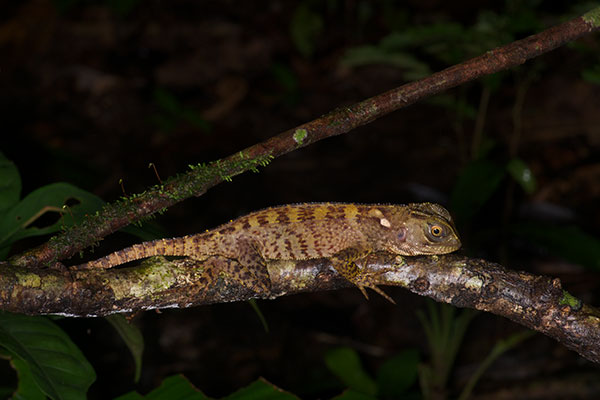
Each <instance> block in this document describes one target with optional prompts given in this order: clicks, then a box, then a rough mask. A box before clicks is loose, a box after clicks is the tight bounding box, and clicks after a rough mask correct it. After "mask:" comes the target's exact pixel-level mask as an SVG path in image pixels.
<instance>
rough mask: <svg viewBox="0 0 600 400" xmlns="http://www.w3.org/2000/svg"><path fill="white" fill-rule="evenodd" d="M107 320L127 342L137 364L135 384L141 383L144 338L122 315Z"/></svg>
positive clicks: (112, 316) (115, 315)
mask: <svg viewBox="0 0 600 400" xmlns="http://www.w3.org/2000/svg"><path fill="white" fill-rule="evenodd" d="M106 320H107V321H108V322H109V323H110V324H111V325H112V326H113V328H115V330H116V331H117V333H119V335H120V336H121V339H123V341H124V342H125V344H126V345H127V347H128V348H129V351H130V352H131V355H132V356H133V361H134V363H135V376H134V378H133V380H134V382H136V383H137V382H139V380H140V375H141V373H142V355H143V353H144V338H143V336H142V332H140V330H139V329H138V327H137V326H135V325H133V324H131V323H129V321H127V319H125V317H124V316H123V315H121V314H113V315H109V316H108V317H106Z"/></svg>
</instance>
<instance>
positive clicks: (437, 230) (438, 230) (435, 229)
mask: <svg viewBox="0 0 600 400" xmlns="http://www.w3.org/2000/svg"><path fill="white" fill-rule="evenodd" d="M429 232H431V234H432V235H433V236H435V237H440V236H442V233H443V232H444V228H442V227H441V226H439V225H432V226H431V227H429Z"/></svg>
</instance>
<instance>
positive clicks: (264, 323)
mask: <svg viewBox="0 0 600 400" xmlns="http://www.w3.org/2000/svg"><path fill="white" fill-rule="evenodd" d="M248 303H249V304H250V307H252V310H254V312H255V313H256V316H257V317H258V319H259V320H260V323H261V324H262V326H263V329H264V330H265V333H269V324H268V323H267V319H266V318H265V315H264V314H263V313H262V311H261V310H260V307H258V304H256V300H255V299H250V300H248Z"/></svg>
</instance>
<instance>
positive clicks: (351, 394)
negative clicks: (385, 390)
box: [332, 389, 377, 400]
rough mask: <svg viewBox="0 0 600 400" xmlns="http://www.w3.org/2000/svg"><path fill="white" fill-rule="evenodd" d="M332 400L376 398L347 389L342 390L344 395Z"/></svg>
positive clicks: (372, 399) (367, 399)
mask: <svg viewBox="0 0 600 400" xmlns="http://www.w3.org/2000/svg"><path fill="white" fill-rule="evenodd" d="M332 400H377V397H375V396H371V395H369V394H365V393H361V392H357V391H356V390H352V389H348V390H344V393H342V394H340V395H339V396H335V397H333V398H332Z"/></svg>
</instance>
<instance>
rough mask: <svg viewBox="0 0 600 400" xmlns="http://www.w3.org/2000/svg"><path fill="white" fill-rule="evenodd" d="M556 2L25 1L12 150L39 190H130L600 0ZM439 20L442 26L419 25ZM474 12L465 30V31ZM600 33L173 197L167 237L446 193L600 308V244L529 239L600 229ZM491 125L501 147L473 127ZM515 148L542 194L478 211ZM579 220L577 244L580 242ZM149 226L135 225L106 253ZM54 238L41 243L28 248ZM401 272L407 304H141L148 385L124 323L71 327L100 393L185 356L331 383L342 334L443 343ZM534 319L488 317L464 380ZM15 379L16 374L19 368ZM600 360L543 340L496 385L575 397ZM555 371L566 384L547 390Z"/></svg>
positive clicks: (352, 298) (4, 76)
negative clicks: (429, 333)
mask: <svg viewBox="0 0 600 400" xmlns="http://www.w3.org/2000/svg"><path fill="white" fill-rule="evenodd" d="M565 3H567V2H565ZM552 4H554V2H544V1H522V2H516V1H507V2H505V3H504V2H497V1H458V2H444V1H436V0H424V1H423V0H421V1H407V2H393V1H378V2H368V1H358V0H355V1H328V2H320V1H303V2H286V1H269V2H261V1H244V2H238V1H220V2H217V1H205V2H198V1H177V2H167V1H152V0H150V1H144V2H141V1H134V0H129V1H77V0H70V1H68V0H60V1H58V0H57V1H49V0H35V1H22V2H7V1H5V2H2V3H1V5H2V7H1V8H0V88H1V89H0V109H1V110H2V112H1V114H0V115H1V121H2V125H1V128H0V129H1V130H2V133H1V136H0V138H1V139H0V150H1V151H2V152H3V153H4V154H5V155H6V156H7V157H8V158H9V159H11V160H13V161H14V162H15V163H16V165H17V166H18V168H19V170H20V172H21V175H22V179H23V193H24V194H26V193H28V192H30V191H31V190H33V189H35V188H38V187H40V186H43V185H46V184H49V183H52V182H58V181H66V182H70V183H73V184H75V185H77V186H79V187H81V188H83V189H86V190H89V191H91V192H93V193H95V194H97V195H98V196H100V197H102V198H103V199H104V200H106V201H113V200H115V199H117V198H119V197H120V196H122V195H123V190H124V191H125V193H127V194H132V193H138V192H141V191H143V190H144V188H146V187H148V186H151V185H154V184H156V183H157V177H156V176H155V173H154V171H153V169H151V168H148V165H149V163H153V164H154V165H155V166H156V168H157V171H158V174H159V175H160V177H161V178H163V179H164V178H166V177H168V176H171V175H173V174H175V173H178V172H184V171H186V170H187V168H188V165H190V164H197V163H200V162H209V161H212V160H216V159H218V158H221V157H224V156H227V155H229V154H232V153H234V152H237V151H239V150H241V149H243V148H245V147H247V146H249V145H252V144H254V143H257V142H260V141H263V140H265V139H267V138H269V137H271V136H273V135H275V134H277V133H279V132H281V131H284V130H287V129H290V128H292V127H294V126H297V125H299V124H301V123H303V122H306V121H309V120H311V119H314V118H316V117H318V116H320V115H322V114H325V113H327V112H328V111H330V110H332V109H334V108H336V107H341V106H345V105H349V104H352V103H354V102H357V101H359V100H361V99H365V98H367V97H370V96H373V95H377V94H379V93H381V92H383V91H386V90H389V89H391V88H394V87H397V86H400V85H401V84H403V83H405V82H407V81H410V80H413V79H416V78H418V77H420V76H424V75H427V74H428V73H429V72H430V71H437V70H440V69H443V68H445V67H447V66H450V65H453V64H454V63H457V62H460V61H463V60H465V59H467V58H469V57H472V56H476V55H479V54H481V53H483V52H485V51H487V50H490V49H492V48H494V47H495V46H498V45H501V44H506V43H509V42H511V41H512V40H515V39H519V38H522V37H525V36H527V35H529V34H533V33H536V32H539V31H541V30H543V29H544V28H546V27H549V26H551V25H554V24H558V23H560V22H561V21H564V20H566V19H568V18H570V17H573V16H575V15H577V13H579V12H581V11H586V10H587V9H589V8H591V5H586V3H584V2H569V6H567V5H563V6H556V5H552ZM443 24H446V25H443ZM432 26H434V27H437V28H436V29H439V31H438V32H435V31H434V30H429V31H428V30H426V29H423V30H421V31H419V30H418V29H417V28H419V27H421V28H422V27H432ZM453 29H454V30H453ZM456 29H458V30H459V31H460V32H463V34H462V35H458V36H453V35H454V33H456ZM393 32H400V33H406V32H412V33H413V35H414V36H412V41H411V40H408V39H406V40H407V42H406V43H405V44H404V45H403V46H400V45H398V44H397V43H396V46H397V47H396V48H393V49H391V50H390V49H389V48H386V49H384V50H385V51H383V50H382V46H380V47H379V48H378V51H379V53H377V52H375V53H376V54H375V55H373V54H374V53H373V52H372V53H370V56H369V57H365V56H364V54H365V53H358V54H363V56H362V57H363V58H360V57H356V56H355V57H354V58H352V55H353V54H354V55H356V54H357V53H352V51H353V50H356V49H357V47H358V46H365V45H371V46H374V47H376V46H378V45H380V44H381V43H382V42H381V40H382V39H385V38H389V35H390V34H391V33H393ZM453 32H454V33H453ZM456 38H459V39H460V40H458V39H456ZM392 47H393V46H392ZM363 50H364V48H363ZM599 50H600V46H599V42H598V35H591V36H588V37H585V38H583V39H581V40H579V41H578V42H576V43H574V44H572V45H569V46H565V47H562V48H560V49H558V50H556V51H554V52H552V53H549V54H546V55H544V56H542V57H540V58H538V59H536V60H534V61H532V62H529V63H527V64H525V65H524V66H522V67H519V68H518V69H514V70H511V71H506V72H504V73H502V74H499V75H497V76H495V77H492V78H486V79H485V80H481V81H478V82H473V83H471V84H468V85H465V86H463V87H460V88H457V89H454V90H451V91H449V92H447V93H444V94H443V95H441V96H437V97H436V98H433V99H429V100H426V101H423V102H420V103H419V104H416V105H413V106H410V107H409V108H406V109H403V110H400V111H398V112H396V113H394V114H392V115H389V116H386V117H384V118H382V119H380V120H378V121H375V122H373V123H371V124H369V125H367V126H364V127H362V128H359V129H357V130H355V131H353V132H351V133H349V134H347V135H342V136H339V137H335V138H331V139H328V140H325V141H322V142H320V143H317V144H314V145H312V146H309V147H308V148H305V149H302V150H298V151H295V152H293V153H291V154H288V155H286V156H283V157H281V158H278V159H275V160H273V162H272V163H271V164H270V165H269V166H268V167H266V168H262V169H261V171H260V173H259V174H255V173H246V174H244V175H242V176H239V177H236V178H234V180H233V182H231V183H223V184H221V185H219V186H217V187H215V188H213V189H211V190H210V191H209V192H208V193H206V194H205V195H204V196H202V197H200V198H194V199H190V200H187V201H185V202H184V203H182V204H179V205H177V206H174V207H172V208H171V209H169V210H168V212H167V213H165V214H164V215H162V216H159V217H157V219H156V220H155V222H154V224H155V227H159V229H160V230H161V232H162V235H164V236H179V235H184V234H189V233H194V232H200V231H202V230H205V229H207V228H210V227H213V226H216V225H218V224H220V223H223V222H227V221H229V220H230V219H233V218H235V217H236V216H239V215H243V214H245V213H247V212H249V211H252V210H256V209H259V208H263V207H267V206H271V205H277V204H284V203H294V202H315V201H345V202H365V203H376V202H381V203H405V202H410V201H436V202H440V203H442V204H444V205H446V206H449V207H450V208H451V211H456V210H452V206H453V205H454V206H457V207H463V211H462V212H459V215H458V216H457V217H458V221H457V223H458V225H459V228H460V230H461V234H462V236H463V237H462V238H463V242H464V250H463V251H465V252H466V253H467V254H470V255H473V256H481V257H485V258H487V259H489V260H492V261H499V262H501V263H503V264H504V265H506V266H507V267H509V268H514V269H524V270H528V271H532V272H535V273H539V274H546V275H551V276H557V277H560V278H561V279H562V281H563V285H564V287H565V288H566V289H567V290H569V291H570V292H571V293H573V294H574V295H576V296H578V297H580V298H582V299H583V300H585V301H586V302H590V303H592V304H598V297H597V296H596V293H597V288H598V284H599V281H598V274H597V273H596V271H597V269H598V268H599V267H600V259H597V258H594V256H593V254H597V252H598V249H597V248H588V249H586V248H583V249H581V248H577V247H576V248H575V249H573V248H569V249H568V251H562V252H560V251H559V252H556V251H552V250H553V249H552V246H549V245H548V241H546V242H544V240H538V239H539V237H537V236H535V235H533V236H535V237H533V236H532V237H531V238H528V237H527V236H525V237H523V236H515V235H513V234H512V232H513V231H511V226H513V224H518V223H522V222H527V223H528V224H529V225H528V226H531V224H533V226H536V225H538V224H539V226H552V228H553V229H555V231H556V232H560V229H561V227H563V226H565V227H566V226H569V227H573V226H575V227H577V229H578V232H580V233H582V234H585V235H589V236H590V237H595V238H598V234H597V227H598V226H600V212H599V211H598V205H599V202H598V199H599V198H600V196H599V195H600V185H599V183H598V182H599V179H600V112H599V109H600V57H599V56H598V54H599V53H600V51H599ZM382 52H383V53H385V54H384V55H385V56H386V57H387V58H386V57H384V56H382ZM357 59H360V60H362V61H360V62H359V61H357ZM365 59H366V61H365ZM417 61H418V63H417ZM359 64H360V65H359ZM486 90H489V92H488V94H489V103H488V105H487V112H486V113H483V112H482V110H483V107H482V104H484V103H485V97H486V96H487V94H484V93H485V92H486ZM482 98H484V101H483V102H482ZM478 115H479V116H480V121H483V122H484V123H483V124H482V125H477V122H476V121H477V116H478ZM476 131H477V132H481V134H482V140H481V141H480V142H479V143H481V145H480V146H478V145H474V144H473V143H474V141H475V142H477V139H475V137H476V134H475V133H474V132H476ZM513 158H518V159H520V160H522V161H523V162H524V163H525V164H526V165H528V166H529V167H530V168H531V171H532V172H533V176H535V179H536V182H537V185H536V187H535V188H534V190H533V192H532V193H526V192H525V191H524V190H523V189H522V187H521V186H520V185H519V183H518V182H517V181H515V180H514V179H512V178H511V177H510V176H509V175H506V176H503V177H502V179H501V181H500V183H499V184H498V186H497V187H495V188H494V192H493V194H492V195H490V196H489V197H488V198H486V199H485V202H484V204H482V205H481V207H477V208H476V209H473V210H472V212H465V211H464V208H465V204H470V203H469V202H468V199H469V198H477V196H479V195H480V194H481V190H484V189H483V188H481V190H479V186H478V183H477V181H473V180H471V181H469V179H468V178H465V173H464V171H467V170H468V168H469V166H471V167H472V166H473V165H475V166H477V165H479V164H477V163H478V162H484V163H485V165H496V166H503V165H505V164H506V163H507V162H508V161H509V160H511V159H513ZM482 160H483V161H482ZM461 177H462V179H463V181H462V182H463V184H464V185H463V186H461V189H460V192H459V193H458V194H457V189H456V187H457V182H459V181H460V180H461ZM484 178H485V177H484ZM120 180H122V182H123V185H121V184H120V183H119V182H120ZM465 181H466V183H465ZM483 181H484V182H485V179H483ZM465 185H466V186H465ZM484 186H485V185H484ZM452 193H454V195H453V194H452ZM465 199H467V200H465ZM467 208H468V207H467ZM564 236H565V237H564V238H560V235H559V238H560V240H563V239H564V241H565V242H568V240H569V239H573V240H577V238H570V237H567V236H569V235H564ZM528 239H531V240H528ZM594 240H597V239H594ZM136 241H139V239H136V238H135V237H131V236H128V235H125V234H119V233H117V234H114V235H111V237H109V238H106V239H105V240H104V241H103V242H102V246H101V247H100V248H99V249H96V250H95V253H94V255H91V254H86V256H85V257H86V258H88V259H89V258H90V257H95V256H97V255H100V254H107V253H109V252H110V251H113V250H116V249H119V248H122V247H124V246H126V245H128V244H130V243H134V242H136ZM37 243H39V240H38V241H36V240H30V241H25V242H23V243H19V244H18V245H17V246H15V247H14V249H13V253H16V252H18V251H20V250H23V249H25V248H28V247H30V246H32V245H35V244H37ZM592 243H598V242H597V241H596V242H593V241H592ZM578 249H579V250H578ZM554 250H556V248H555V249H554ZM586 254H592V256H590V257H586ZM578 256H579V257H578ZM594 260H595V261H594ZM78 262H80V260H73V263H78ZM385 290H386V292H387V293H389V294H391V295H392V296H393V297H394V298H395V299H396V301H397V303H398V305H397V306H393V305H391V304H388V303H387V302H385V300H384V299H382V298H380V297H378V296H376V295H375V294H373V296H372V299H371V300H370V301H368V302H367V301H365V299H363V298H362V297H361V295H360V292H359V291H358V290H356V289H349V290H341V291H336V292H331V293H314V294H303V295H296V296H289V297H287V298H281V299H277V300H274V301H261V302H259V306H260V308H261V310H262V312H263V313H264V315H265V316H266V319H267V321H268V323H269V326H270V332H269V333H265V331H264V330H263V328H262V326H261V323H260V321H259V319H258V317H257V316H256V314H255V313H254V312H253V311H252V310H251V308H250V306H249V305H248V304H246V303H236V304H222V305H214V306H206V307H199V308H195V309H189V310H165V311H163V312H162V313H156V312H146V313H141V314H139V315H137V316H136V317H135V318H134V321H135V323H136V324H138V325H139V327H140V328H141V329H142V332H143V334H144V338H145V340H146V352H145V355H144V369H143V373H142V379H141V381H140V383H139V385H137V386H136V385H134V384H133V383H132V376H133V362H132V361H131V358H130V357H129V355H128V353H127V350H126V347H125V346H124V345H123V343H122V342H121V341H120V339H119V338H118V336H117V335H116V333H115V332H114V331H113V330H112V329H111V328H110V326H109V325H108V324H107V323H106V322H104V321H103V320H101V319H84V320H63V321H61V322H60V324H61V326H63V327H64V328H65V329H66V330H67V331H68V332H69V333H70V334H71V336H72V337H73V339H74V340H75V342H76V343H77V344H78V345H79V346H80V347H81V349H82V350H83V352H84V353H85V355H86V357H87V358H88V359H89V360H90V362H91V363H92V365H93V366H94V368H95V369H96V372H97V374H98V379H97V381H96V383H95V384H94V385H93V386H92V388H91V391H90V397H91V398H106V397H114V396H116V395H120V394H123V393H125V392H127V391H129V390H133V389H137V390H139V391H141V392H146V391H148V390H150V389H152V388H154V387H156V386H157V385H158V384H159V383H160V382H161V381H162V379H164V378H165V377H166V376H169V375H172V374H175V373H183V374H185V376H186V377H188V378H189V379H190V380H191V382H192V383H194V384H195V385H196V386H197V387H198V388H200V389H201V390H203V391H204V392H205V393H207V394H208V395H213V396H222V395H225V394H229V393H231V392H233V391H234V390H236V389H238V388H240V387H242V386H245V385H247V384H249V383H250V382H252V381H253V380H255V379H256V378H258V377H259V376H263V377H265V378H267V379H268V380H270V381H271V382H273V383H274V384H276V385H278V386H280V387H282V388H284V389H286V390H290V391H292V392H294V393H296V394H298V395H300V396H302V397H308V398H312V397H319V396H331V395H333V394H335V393H338V392H339V391H340V390H341V388H342V386H341V385H340V384H339V383H337V382H336V380H335V378H333V376H332V375H331V374H330V373H329V372H328V371H327V370H326V368H325V365H324V362H323V354H324V352H325V351H326V350H327V349H330V348H332V347H335V346H339V345H349V346H351V347H354V348H356V349H357V350H358V351H359V353H360V354H361V357H362V360H363V362H364V363H365V365H366V367H367V369H369V370H370V371H375V370H376V369H377V367H378V366H379V365H381V363H382V362H383V361H385V360H386V359H387V358H389V357H390V356H391V355H393V354H395V353H397V352H399V351H401V350H403V349H407V348H417V349H419V350H420V352H421V357H422V359H423V360H424V361H427V358H428V349H427V347H426V343H425V341H424V338H423V331H422V328H421V326H420V325H419V323H418V321H417V318H416V317H415V312H414V311H415V310H416V309H420V308H422V307H423V305H424V299H422V298H420V297H418V296H415V295H412V294H410V293H407V292H406V291H404V290H401V289H398V288H391V287H390V288H385ZM519 329H521V328H520V327H519V326H518V325H516V324H513V323H511V322H509V321H507V320H504V319H502V318H500V317H495V316H491V315H479V316H478V317H477V318H476V319H475V320H474V322H473V324H472V325H471V326H470V329H469V331H468V332H467V335H466V338H465V341H464V343H463V346H462V348H461V351H460V353H459V357H458V360H457V365H456V368H455V370H454V374H453V375H452V378H451V384H450V393H454V392H455V391H458V390H459V389H460V387H461V386H462V385H464V383H465V380H466V378H467V377H468V376H469V374H470V373H472V371H473V370H474V368H475V367H476V366H477V365H478V363H479V362H480V361H481V360H482V358H483V355H484V354H486V353H487V352H488V351H489V349H491V347H492V346H493V344H494V343H496V342H497V341H498V340H500V339H502V338H504V337H506V336H507V335H509V334H510V333H513V332H516V331H518V330H519ZM4 376H5V379H14V376H13V375H11V372H8V371H7V373H6V374H4ZM590 376H592V377H595V380H596V381H597V378H598V370H597V367H595V366H594V365H591V364H590V363H587V362H586V361H584V360H583V359H582V358H581V357H579V356H578V355H577V354H575V353H572V352H570V351H568V350H566V349H565V348H563V347H562V346H560V345H558V344H557V343H555V342H554V341H552V340H550V339H548V338H545V337H542V336H536V337H534V338H533V339H530V340H529V341H528V342H527V344H526V345H524V346H520V347H519V348H517V349H515V350H513V351H511V352H509V353H507V354H506V355H504V356H503V357H501V359H500V360H498V361H497V362H496V363H495V364H494V365H492V367H491V368H490V370H489V371H488V373H487V374H486V375H484V377H483V378H482V381H481V382H480V384H479V386H478V387H477V388H476V392H475V393H476V394H479V395H481V396H483V395H485V396H487V397H486V398H493V396H498V397H497V398H500V395H501V394H502V390H503V388H505V387H506V386H507V385H510V387H511V388H514V390H516V391H517V393H519V394H520V396H521V398H528V397H527V396H528V395H530V394H532V393H538V394H541V395H543V396H544V397H545V398H553V397H552V396H555V398H563V397H561V396H560V393H562V392H561V391H560V390H563V389H564V390H567V391H568V392H567V393H569V394H568V395H567V396H566V397H567V398H569V397H571V396H573V397H571V398H574V397H575V395H574V394H573V393H574V391H578V392H577V393H581V395H580V398H594V397H596V396H598V393H599V392H600V388H599V387H598V386H599V385H598V383H593V381H594V379H589V377H590ZM590 381H592V383H590ZM550 382H552V384H553V385H555V386H552V387H553V388H554V389H552V393H547V392H546V391H547V390H548V388H549V387H550V385H549V383H550ZM557 388H559V389H560V390H559V389H557ZM569 388H570V389H569ZM569 390H572V391H573V392H570V391H569Z"/></svg>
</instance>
